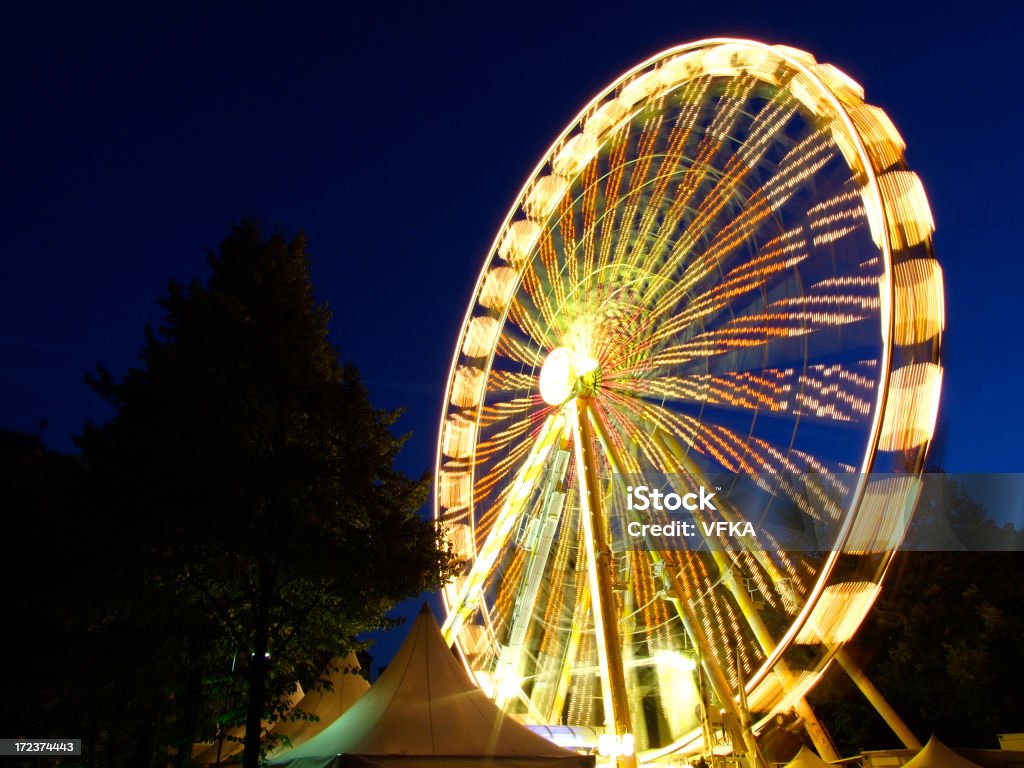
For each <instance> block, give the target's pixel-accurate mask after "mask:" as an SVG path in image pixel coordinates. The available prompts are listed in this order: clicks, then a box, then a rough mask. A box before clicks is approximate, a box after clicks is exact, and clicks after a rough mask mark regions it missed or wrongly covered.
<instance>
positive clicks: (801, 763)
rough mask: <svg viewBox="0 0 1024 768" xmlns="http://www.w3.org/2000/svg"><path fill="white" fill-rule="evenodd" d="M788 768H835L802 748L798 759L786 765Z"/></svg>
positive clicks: (797, 754) (797, 756) (805, 748)
mask: <svg viewBox="0 0 1024 768" xmlns="http://www.w3.org/2000/svg"><path fill="white" fill-rule="evenodd" d="M786 768H833V766H832V764H831V763H826V762H825V761H824V760H822V759H821V758H820V757H818V756H817V755H816V754H814V753H813V752H812V751H811V750H809V749H808V748H807V747H800V751H799V752H797V753H796V757H794V758H793V759H792V760H790V761H789V762H788V763H787V764H786Z"/></svg>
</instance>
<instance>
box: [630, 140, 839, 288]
mask: <svg viewBox="0 0 1024 768" xmlns="http://www.w3.org/2000/svg"><path fill="white" fill-rule="evenodd" d="M838 151H839V150H838V147H837V146H836V145H835V143H834V142H833V141H832V139H831V137H830V135H829V133H828V131H827V130H824V129H822V130H819V131H817V132H815V133H814V134H812V135H810V136H808V137H807V138H806V139H804V140H803V141H802V142H800V144H798V145H797V146H796V147H794V148H793V150H791V151H790V153H789V154H788V155H787V156H786V157H785V158H783V161H782V162H781V163H780V165H779V168H778V170H777V171H776V172H775V174H774V175H773V176H772V177H771V178H770V179H769V180H768V181H767V182H765V184H764V185H763V186H761V187H759V188H758V189H757V190H755V191H754V193H753V194H751V195H750V197H749V198H747V201H746V203H745V205H744V206H743V207H742V208H741V209H740V211H739V212H738V213H737V214H736V216H735V217H733V218H732V219H731V220H730V221H729V222H728V223H726V224H725V225H724V226H723V227H722V228H721V229H720V230H719V231H718V232H717V233H716V234H715V236H714V238H713V239H712V241H711V243H710V245H709V246H708V248H707V250H705V251H704V253H702V254H701V255H700V256H699V257H698V258H696V259H694V260H693V261H692V262H691V263H690V264H689V265H688V266H687V267H686V269H685V270H684V272H683V274H682V277H681V279H679V280H677V281H675V282H674V283H673V284H671V285H672V287H671V288H670V289H669V290H667V291H665V292H664V294H662V290H663V287H664V286H665V285H668V284H667V283H664V282H654V283H652V288H651V291H650V293H649V295H648V296H647V297H645V302H644V303H645V304H648V305H650V304H653V303H655V302H657V303H658V304H660V305H661V306H662V307H674V306H676V305H677V304H678V303H679V301H680V300H681V299H682V297H684V296H685V295H687V294H688V293H689V292H690V291H691V290H692V289H693V288H694V286H695V285H696V284H697V283H698V282H699V281H701V280H703V279H705V278H706V277H707V276H708V275H709V274H711V271H712V269H714V268H715V266H716V265H717V264H718V263H719V262H721V260H722V259H724V258H725V257H726V256H727V255H728V254H730V253H732V252H733V251H734V250H735V249H736V248H737V247H738V246H740V245H741V244H743V243H744V242H745V241H746V240H747V238H748V237H750V236H751V235H752V234H754V233H755V232H756V231H757V230H758V228H759V227H761V225H762V223H763V222H764V221H765V220H766V219H767V218H768V217H769V216H771V215H773V214H775V213H776V212H777V211H778V210H779V209H780V208H782V206H783V205H785V204H786V203H787V202H788V201H789V199H790V198H791V197H792V195H793V194H794V193H795V192H796V191H797V189H799V187H800V185H802V184H803V183H805V182H806V181H807V179H809V178H810V177H811V176H812V175H813V174H814V173H815V172H817V171H818V170H820V169H821V168H822V167H824V166H825V165H826V164H827V163H828V162H830V161H831V160H832V159H833V158H834V157H835V156H836V155H837V154H838ZM687 243H688V241H680V247H679V249H678V251H676V252H674V253H673V254H672V255H670V257H669V258H668V259H666V260H665V262H664V263H663V265H662V266H661V267H660V268H659V269H658V270H657V271H655V270H654V269H653V265H651V267H652V269H651V271H652V272H655V274H658V275H661V276H664V277H668V276H670V275H672V274H673V273H675V271H676V270H677V269H678V268H679V267H680V266H681V263H682V260H683V257H684V256H686V255H687V254H688V253H689V250H688V248H687Z"/></svg>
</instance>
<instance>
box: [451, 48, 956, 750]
mask: <svg viewBox="0 0 1024 768" xmlns="http://www.w3.org/2000/svg"><path fill="white" fill-rule="evenodd" d="M720 46H728V47H731V48H737V49H754V50H757V51H760V52H763V53H764V54H766V55H769V56H772V57H776V58H778V59H780V60H781V61H782V62H784V64H785V65H786V66H787V67H789V68H790V69H792V70H793V71H794V72H799V73H801V74H802V75H803V76H804V77H805V78H807V80H808V81H809V82H810V83H811V84H813V86H814V88H815V96H817V97H819V98H822V99H824V100H825V101H827V103H828V105H829V108H830V110H831V114H830V118H831V119H833V120H837V121H839V122H840V123H841V125H842V127H843V130H844V133H845V138H847V139H848V140H849V141H850V142H851V143H852V149H853V150H854V151H855V154H856V158H857V163H858V165H859V168H858V169H857V170H859V171H860V172H862V173H863V174H864V183H863V185H862V187H861V189H862V194H864V204H865V211H866V216H867V219H868V223H869V226H870V227H871V230H872V233H873V235H874V234H876V233H877V238H876V239H875V240H876V245H877V246H878V248H879V249H880V255H881V269H882V274H881V275H880V276H879V298H880V308H879V315H880V326H881V327H880V331H881V333H880V336H881V338H880V345H881V354H880V361H879V362H880V363H881V373H880V375H879V379H878V387H877V391H876V393H875V402H874V407H873V409H872V416H871V423H870V427H869V432H868V444H867V450H865V451H864V453H863V457H862V460H861V463H860V466H859V467H858V474H859V476H860V477H859V479H858V481H857V486H856V488H855V489H854V493H853V496H852V499H851V502H850V505H851V508H857V506H858V505H859V504H860V502H861V499H862V496H863V494H864V491H865V487H866V484H867V475H868V473H869V472H870V471H871V469H872V466H873V463H874V461H875V457H876V454H877V450H878V444H879V440H880V436H881V432H882V425H883V420H884V418H885V414H886V409H887V403H888V399H889V390H890V376H889V372H890V371H891V368H892V353H893V344H894V324H895V318H894V308H893V304H894V285H893V279H892V260H893V243H892V242H891V234H890V227H889V226H887V221H886V216H887V215H888V214H889V213H890V212H889V211H888V209H887V208H886V206H885V205H884V203H883V195H882V192H881V191H880V189H879V183H878V174H877V173H876V169H875V159H874V158H873V157H872V155H871V153H870V152H869V151H868V149H867V147H866V146H865V144H864V141H863V139H862V137H861V135H860V133H859V131H858V130H857V127H856V126H855V125H854V123H853V121H852V119H851V117H850V115H849V114H848V113H847V109H846V107H845V106H844V104H843V102H842V101H841V100H840V98H839V97H838V96H837V95H836V94H835V93H834V92H833V89H832V88H831V87H830V86H829V85H828V83H826V82H825V81H824V80H823V79H822V77H821V76H820V75H819V73H818V71H817V65H816V63H815V62H814V60H813V58H811V57H808V56H807V55H806V54H802V52H800V51H796V50H795V49H790V48H786V47H780V46H771V45H767V44H764V43H759V42H756V41H752V40H743V39H736V38H710V39H706V40H701V41H697V42H694V43H689V44H685V45H680V46H676V47H673V48H670V49H668V50H666V51H663V52H661V53H659V54H657V55H655V56H653V57H651V58H649V59H648V60H646V61H644V62H642V63H641V64H639V65H637V66H636V67H633V68H632V69H630V70H628V71H627V72H626V73H624V74H623V75H621V76H620V77H618V78H616V79H615V81H613V82H612V83H611V84H610V85H609V86H608V87H607V88H605V89H604V90H603V91H601V92H600V93H599V94H598V95H597V96H595V97H594V98H593V99H592V100H591V101H590V102H589V103H588V104H587V105H585V106H584V107H583V109H582V110H580V112H579V113H578V114H577V115H576V117H575V118H574V119H573V120H572V121H571V122H570V123H569V125H568V126H567V127H566V129H565V130H564V131H563V132H562V133H561V134H560V135H559V136H558V137H557V138H556V139H555V141H554V142H553V143H552V144H551V146H550V147H549V148H548V150H547V151H546V152H545V153H544V154H543V155H542V157H541V159H540V161H539V162H538V164H537V165H536V167H535V168H534V169H533V170H532V172H531V173H530V174H529V175H528V176H527V180H526V182H525V183H524V185H523V186H522V188H521V189H520V190H519V192H518V194H517V195H516V197H515V201H514V203H513V205H512V206H511V208H510V210H509V212H508V214H507V216H506V217H505V219H504V221H503V223H502V225H501V226H500V227H499V229H498V232H497V235H496V236H495V238H494V240H493V242H492V244H491V246H490V249H489V251H488V257H487V259H486V260H485V262H484V265H483V268H482V269H481V271H480V274H479V276H478V279H477V281H476V284H475V287H474V290H473V294H472V296H473V300H471V302H470V303H469V306H468V308H467V311H466V313H465V316H464V319H463V324H462V332H461V333H460V337H459V343H458V345H457V346H456V348H455V352H454V354H453V358H452V363H451V366H450V369H449V375H448V382H447V387H446V403H445V406H444V408H443V409H442V413H441V421H440V425H439V441H438V449H437V455H436V463H435V473H436V476H437V477H438V478H440V476H441V471H442V466H443V462H444V454H443V450H442V440H441V439H440V436H441V435H443V432H444V429H445V424H446V420H447V418H448V415H449V412H450V410H451V408H450V403H449V402H448V401H447V394H448V393H449V392H451V391H452V387H453V386H454V383H455V379H456V372H457V370H458V367H459V362H460V359H462V358H463V356H464V355H463V340H464V338H465V335H466V333H467V329H468V327H469V324H470V321H471V320H472V318H473V316H474V311H475V310H476V309H477V298H478V297H479V296H480V295H481V292H482V290H483V288H484V285H485V280H486V278H487V276H488V274H489V273H490V272H491V270H492V268H493V267H494V264H495V262H496V260H497V259H498V256H499V251H500V249H501V247H502V243H503V241H504V240H505V239H506V238H507V237H508V236H509V233H510V228H511V226H512V224H513V221H514V219H515V218H516V216H517V213H519V212H520V211H521V210H522V209H523V206H524V200H525V199H526V197H527V195H528V194H529V193H530V192H531V190H532V189H533V188H534V186H535V185H536V182H537V180H538V179H540V178H542V177H543V174H544V172H545V169H546V168H547V167H548V165H549V164H553V160H554V158H555V157H556V154H557V153H558V151H559V150H560V149H563V148H564V147H565V146H566V142H567V140H569V139H570V138H571V137H573V135H574V134H576V135H580V136H582V135H583V134H582V132H579V131H580V128H581V126H583V125H584V124H585V121H586V120H587V119H588V118H590V117H592V116H593V115H594V114H595V112H596V111H597V110H598V109H599V107H601V106H603V105H605V104H608V103H610V101H609V100H608V99H609V96H611V95H612V94H614V93H615V92H616V91H617V90H618V89H620V88H622V87H623V86H624V85H627V84H629V83H631V82H633V81H634V80H635V79H636V78H638V77H640V76H642V73H645V72H649V73H654V72H655V68H656V67H658V65H660V64H663V63H665V62H668V61H670V60H673V59H676V58H677V57H680V56H681V55H684V54H689V53H693V52H696V51H701V50H702V49H708V50H710V49H714V48H718V47H720ZM687 76H688V73H686V74H682V76H680V77H679V79H678V80H676V81H675V82H672V83H669V84H665V85H663V86H662V88H661V90H662V91H663V92H669V91H672V90H673V89H675V88H677V87H679V86H680V85H681V84H682V83H684V82H686V81H687ZM645 101H646V97H641V98H639V99H638V100H637V101H636V102H635V103H634V105H633V109H635V108H636V107H638V106H640V105H643V104H644V103H645ZM631 117H632V112H631V110H630V109H627V111H626V114H625V115H623V116H621V117H619V118H618V120H617V122H616V125H621V124H623V123H624V122H626V121H628V120H629V119H631ZM584 130H585V129H584ZM577 132H579V133H577ZM612 132H613V130H612V129H609V130H608V131H607V132H606V135H605V138H604V139H602V140H600V142H599V147H598V151H599V149H600V147H603V146H604V145H605V143H606V142H607V140H608V138H607V137H608V135H610V134H611V133H612ZM847 162H848V163H849V162H850V160H849V158H847ZM852 170H853V167H852V165H851V171H852ZM581 173H582V167H580V168H576V169H575V170H574V171H573V172H572V173H571V174H569V176H568V177H567V181H568V184H569V186H571V185H572V183H573V182H574V180H576V179H578V178H579V176H580V174H581ZM563 194H568V192H567V191H566V192H564V193H563ZM528 261H529V259H524V261H523V263H522V264H520V265H518V267H517V266H516V265H515V264H513V263H512V262H509V266H511V267H513V268H514V269H516V271H517V275H518V276H517V278H516V280H517V285H518V281H519V280H520V279H521V276H522V270H523V269H524V268H525V265H526V263H527V262H528ZM515 290H517V289H513V293H514V291H515ZM510 305H511V304H510V302H507V303H506V304H505V306H504V308H503V309H502V310H501V312H500V319H499V320H498V324H499V327H504V326H505V324H506V323H507V322H508V313H509V308H510ZM940 332H941V329H940ZM935 344H936V345H937V344H938V335H936V339H935ZM496 348H497V344H496V343H495V344H494V345H493V346H492V347H491V349H490V352H489V354H488V355H487V358H486V363H485V364H484V365H483V368H482V375H483V377H484V379H485V380H486V378H487V377H488V376H489V374H490V372H491V370H492V367H493V364H494V356H495V352H496ZM551 354H553V353H552V352H550V351H549V353H548V357H547V358H546V360H545V362H546V361H547V360H548V359H550V356H551ZM545 367H547V366H546V365H545V366H543V367H542V368H541V371H542V373H541V376H542V381H543V369H544V368H545ZM545 400H547V398H545ZM548 402H549V403H550V401H548ZM550 404H553V403H550ZM483 406H484V398H483V397H481V399H480V401H479V403H478V404H477V406H476V419H477V422H479V419H480V416H481V411H482V409H483ZM470 466H471V469H470V477H471V485H472V479H473V478H475V476H476V474H475V473H476V466H477V461H476V456H475V454H474V456H473V459H472V462H471V465H470ZM473 505H474V502H473V501H472V497H471V498H470V513H469V514H468V521H469V524H470V526H471V533H472V534H473V535H471V536H470V537H469V543H470V546H471V548H472V558H473V559H475V558H476V556H477V554H478V543H477V540H476V535H475V524H476V520H475V516H474V514H473V513H472V509H473ZM434 513H435V518H436V519H438V520H441V519H442V512H441V503H440V498H439V490H438V489H435V494H434ZM853 523H854V516H853V515H847V516H846V517H845V518H844V520H843V523H842V527H841V529H840V531H839V533H838V536H837V542H836V546H835V547H834V548H833V551H831V552H830V553H829V554H828V556H827V560H826V562H825V564H824V565H823V566H822V570H821V572H820V574H819V577H818V578H817V580H816V581H815V582H814V587H813V591H812V592H811V593H810V594H809V595H807V596H806V597H805V598H804V603H803V606H802V609H801V610H800V613H799V614H798V615H797V616H796V617H794V618H793V620H792V622H791V624H790V626H789V629H788V631H787V632H786V634H785V635H784V636H783V637H782V638H781V639H780V640H779V642H778V644H777V647H776V650H775V651H774V652H773V653H772V654H770V655H768V656H767V658H766V659H765V661H764V663H763V664H762V665H761V667H760V669H759V670H758V671H757V673H756V674H755V675H753V676H752V677H751V678H750V679H748V680H747V681H746V687H747V688H748V689H749V690H751V691H753V690H754V689H755V688H756V687H757V686H758V685H759V684H760V683H761V681H762V680H763V679H764V677H765V676H766V675H767V674H768V673H769V672H770V671H771V670H772V668H773V667H774V665H775V663H776V662H777V661H778V659H779V658H780V657H781V655H782V653H783V652H784V651H785V650H786V649H787V648H788V646H789V644H790V643H791V642H792V640H793V639H794V638H795V637H796V636H797V634H798V633H799V632H800V630H801V629H802V627H803V626H804V625H805V623H806V621H807V619H808V617H809V616H810V615H811V612H812V610H813V608H814V606H815V604H816V602H817V599H818V598H819V597H820V595H821V592H822V591H823V590H824V589H825V587H826V584H827V582H828V577H829V575H830V573H831V571H832V569H833V567H834V565H835V563H836V560H837V559H838V557H839V556H840V554H841V551H842V548H843V544H844V542H845V540H846V538H847V536H848V535H849V533H850V530H851V527H852V526H853ZM443 599H444V602H445V606H446V609H447V610H448V611H449V612H450V611H451V610H452V606H451V605H450V604H449V599H448V595H447V594H446V593H443ZM488 620H489V619H487V618H486V617H485V621H488ZM457 645H458V643H457ZM459 650H460V654H461V653H462V648H461V646H459ZM833 652H834V651H833ZM463 660H464V661H466V657H465V655H464V654H463ZM467 668H469V664H468V662H467ZM470 671H471V672H472V669H470ZM811 685H813V681H812V682H811V683H809V684H808V686H807V687H808V688H809V687H810V686H811ZM674 746H675V745H674ZM666 751H668V750H666Z"/></svg>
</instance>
